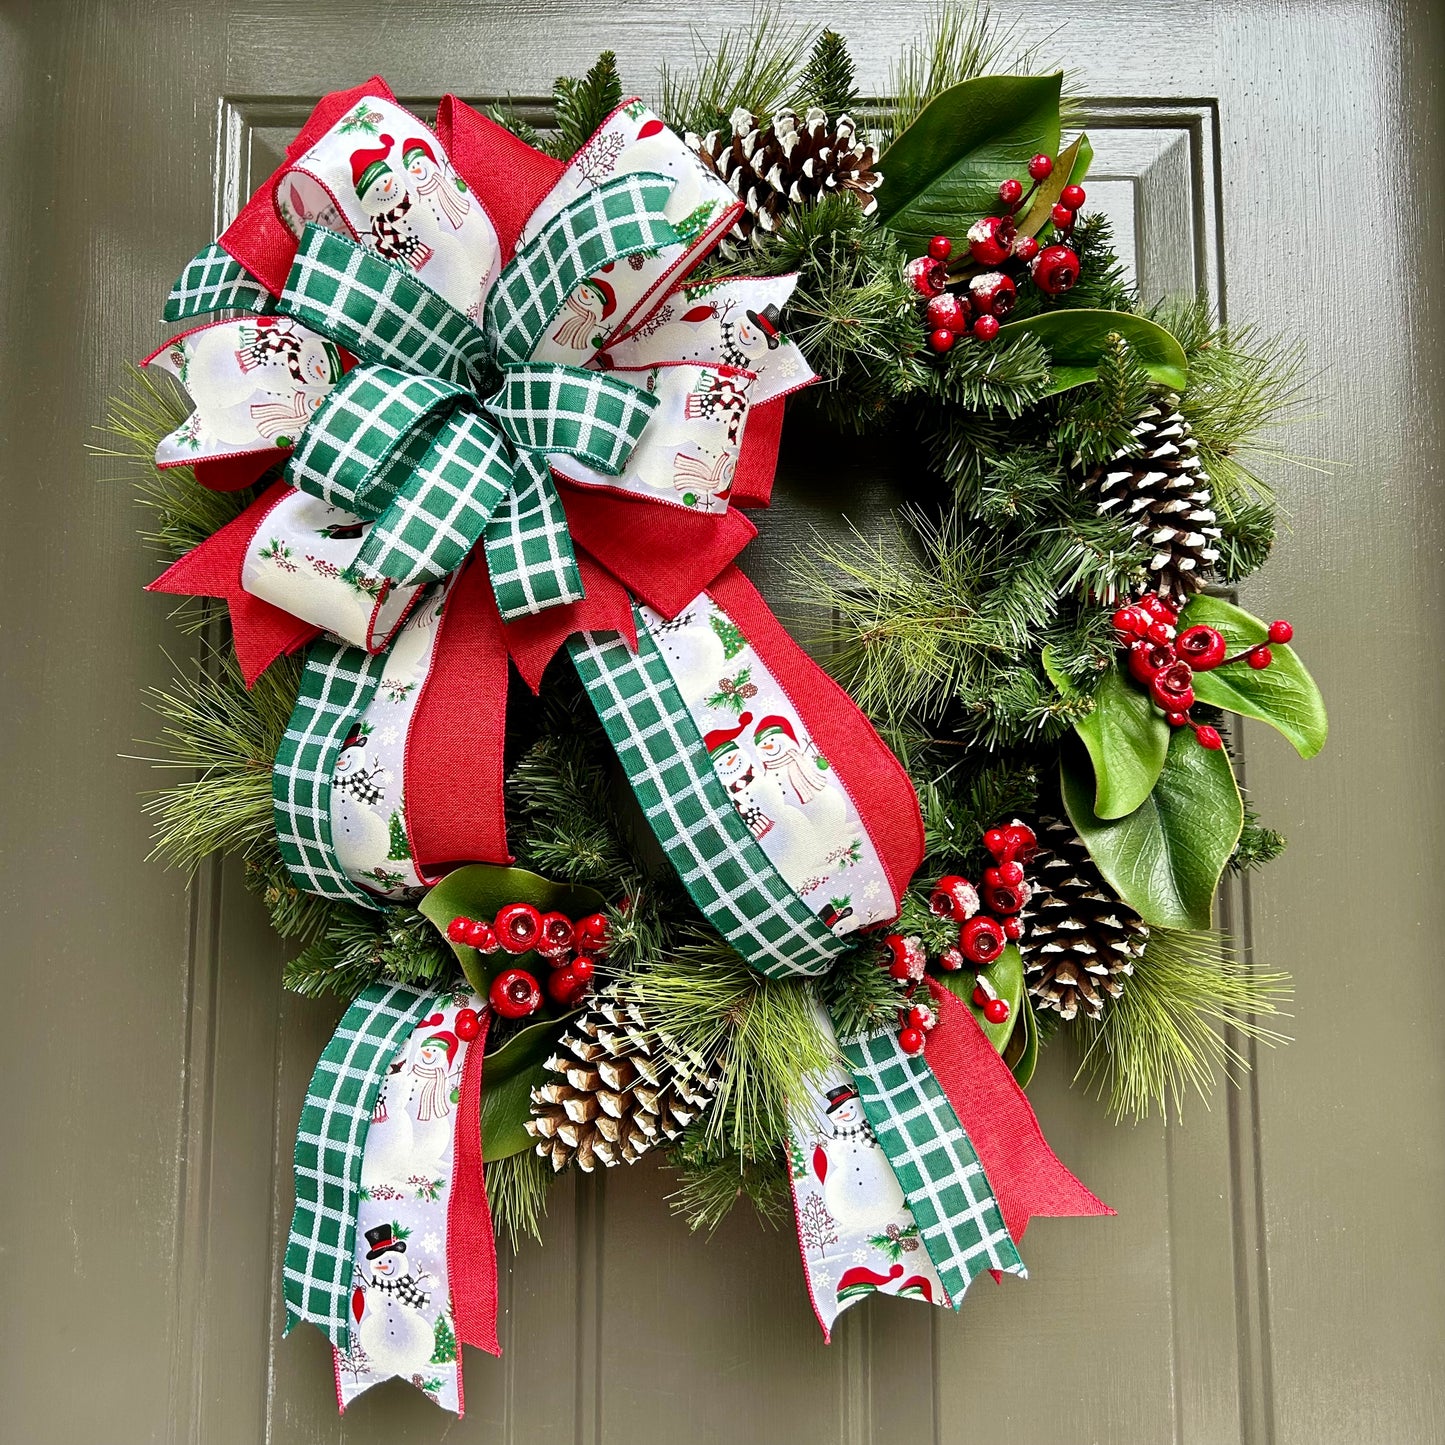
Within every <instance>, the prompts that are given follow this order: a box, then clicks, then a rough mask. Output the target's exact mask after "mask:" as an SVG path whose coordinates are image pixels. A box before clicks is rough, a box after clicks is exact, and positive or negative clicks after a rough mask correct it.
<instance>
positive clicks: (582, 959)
mask: <svg viewBox="0 0 1445 1445" xmlns="http://www.w3.org/2000/svg"><path fill="white" fill-rule="evenodd" d="M567 967H568V968H570V969H571V970H572V976H573V977H574V978H576V979H577V981H578V982H579V983H591V982H592V975H593V974H594V973H596V972H597V961H596V960H595V959H594V958H593V957H592V955H591V954H590V953H579V954H578V955H577V957H576V958H574V959H573V960H572V962H571V963H569V964H568V965H567Z"/></svg>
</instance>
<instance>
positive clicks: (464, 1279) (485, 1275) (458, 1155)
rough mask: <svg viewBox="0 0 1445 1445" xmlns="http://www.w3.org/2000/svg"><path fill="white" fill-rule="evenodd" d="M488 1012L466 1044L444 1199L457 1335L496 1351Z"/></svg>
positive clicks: (498, 1347) (462, 1340) (461, 1340)
mask: <svg viewBox="0 0 1445 1445" xmlns="http://www.w3.org/2000/svg"><path fill="white" fill-rule="evenodd" d="M488 1021H489V1017H488V1015H487V1013H486V1012H485V1011H483V1012H482V1031H481V1033H479V1034H478V1035H477V1037H476V1038H475V1039H473V1040H472V1042H471V1043H470V1044H469V1045H468V1046H467V1057H466V1060H465V1062H464V1063H463V1064H462V1087H461V1100H460V1102H459V1104H458V1107H457V1132H456V1142H455V1146H454V1150H453V1157H452V1187H451V1193H450V1195H449V1196H448V1199H447V1280H448V1282H449V1284H450V1285H451V1292H452V1316H453V1319H454V1321H455V1324H456V1334H457V1341H458V1343H459V1344H463V1345H475V1346H476V1347H477V1348H478V1349H479V1350H485V1351H486V1352H487V1353H488V1354H489V1355H500V1354H501V1353H502V1346H501V1344H500V1343H499V1342H498V1340H497V1240H496V1235H495V1234H494V1233H493V1231H492V1211H491V1209H490V1208H489V1207H488V1205H487V1185H486V1179H485V1177H484V1174H483V1169H482V1054H483V1052H484V1050H485V1048H486V1038H487V1023H488Z"/></svg>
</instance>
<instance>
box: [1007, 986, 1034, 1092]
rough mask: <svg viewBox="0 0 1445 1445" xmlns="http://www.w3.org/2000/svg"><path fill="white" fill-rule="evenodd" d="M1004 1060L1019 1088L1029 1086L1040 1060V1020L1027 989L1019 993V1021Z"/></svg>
mask: <svg viewBox="0 0 1445 1445" xmlns="http://www.w3.org/2000/svg"><path fill="white" fill-rule="evenodd" d="M1003 1061H1004V1063H1006V1064H1007V1065H1008V1066H1009V1069H1010V1070H1011V1071H1012V1072H1013V1076H1014V1079H1015V1081H1016V1082H1017V1084H1018V1086H1019V1088H1021V1089H1026V1088H1028V1086H1029V1080H1030V1079H1032V1078H1033V1076H1034V1070H1035V1069H1036V1068H1037V1067H1038V1062H1039V1021H1038V1019H1037V1018H1036V1017H1035V1016H1034V1006H1033V1002H1032V1001H1031V1000H1030V998H1029V993H1028V990H1027V989H1025V990H1024V991H1023V992H1022V993H1021V994H1020V995H1019V1023H1018V1027H1017V1028H1016V1029H1014V1031H1013V1037H1012V1038H1011V1039H1009V1041H1008V1048H1006V1049H1005V1050H1004V1053H1003Z"/></svg>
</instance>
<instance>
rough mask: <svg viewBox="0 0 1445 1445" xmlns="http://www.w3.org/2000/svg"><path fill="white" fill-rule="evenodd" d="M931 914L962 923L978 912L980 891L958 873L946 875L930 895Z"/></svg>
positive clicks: (929, 906)
mask: <svg viewBox="0 0 1445 1445" xmlns="http://www.w3.org/2000/svg"><path fill="white" fill-rule="evenodd" d="M928 909H929V912H930V913H932V914H934V915H935V916H936V917H938V918H951V919H952V920H953V921H954V922H955V923H962V922H964V921H965V920H966V919H969V918H972V917H973V915H974V914H975V913H977V912H978V889H977V888H975V887H974V886H973V884H972V883H970V882H969V881H968V879H967V878H960V877H959V876H958V874H957V873H945V874H944V875H943V877H942V878H940V879H939V880H938V882H937V883H935V884H934V885H933V892H932V893H930V894H929V895H928Z"/></svg>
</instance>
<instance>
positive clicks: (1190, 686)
mask: <svg viewBox="0 0 1445 1445" xmlns="http://www.w3.org/2000/svg"><path fill="white" fill-rule="evenodd" d="M1149 696H1150V697H1152V698H1153V699H1154V702H1155V703H1156V705H1157V706H1158V707H1160V708H1162V709H1163V711H1165V712H1188V711H1189V709H1190V708H1192V707H1193V706H1194V669H1193V668H1192V667H1190V665H1189V664H1188V663H1187V662H1171V663H1170V664H1169V666H1168V667H1164V668H1160V670H1159V671H1158V672H1156V673H1155V674H1154V676H1153V678H1152V679H1151V680H1150V682H1149Z"/></svg>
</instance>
